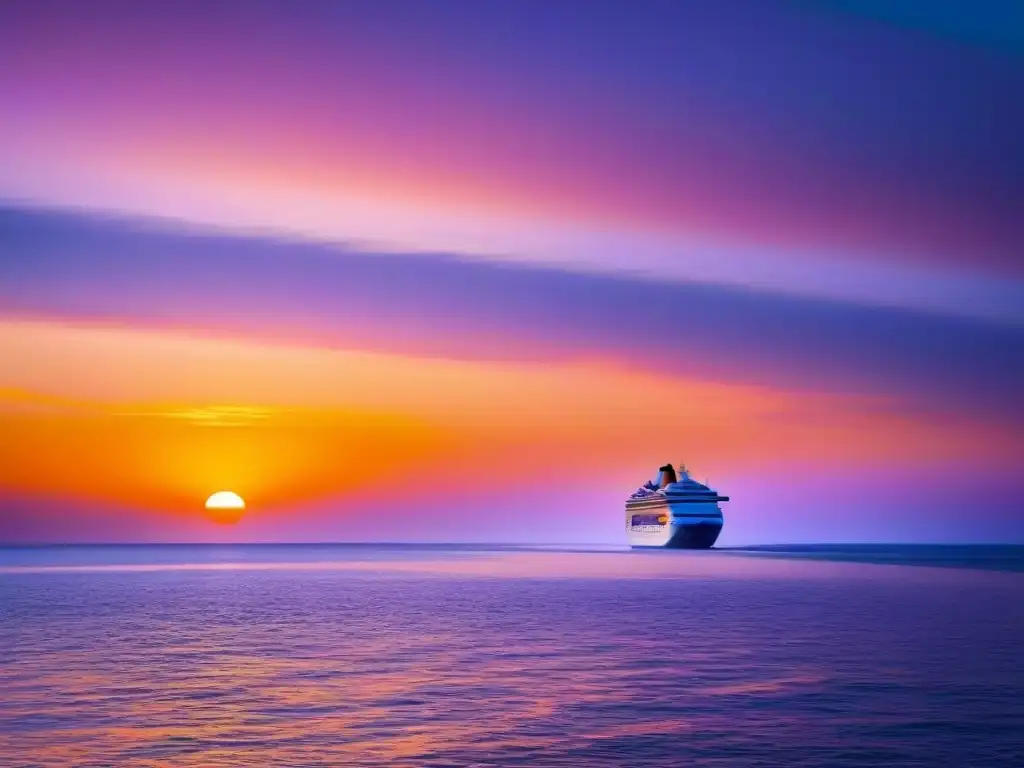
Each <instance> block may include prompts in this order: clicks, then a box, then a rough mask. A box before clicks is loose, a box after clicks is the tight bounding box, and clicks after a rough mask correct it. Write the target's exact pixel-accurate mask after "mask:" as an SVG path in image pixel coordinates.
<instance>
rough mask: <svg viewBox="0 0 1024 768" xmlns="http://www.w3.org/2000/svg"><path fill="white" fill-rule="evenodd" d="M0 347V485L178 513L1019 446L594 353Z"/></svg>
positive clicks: (94, 333) (86, 341)
mask: <svg viewBox="0 0 1024 768" xmlns="http://www.w3.org/2000/svg"><path fill="white" fill-rule="evenodd" d="M0 358H2V359H3V360H4V361H5V363H8V366H6V367H7V370H6V372H5V374H4V381H3V382H0V383H2V384H3V385H4V386H5V387H6V389H0V488H2V489H4V490H7V491H13V492H15V493H20V494H27V495H30V496H56V497H63V498H69V499H82V500H96V501H101V502H111V503H117V504H120V505H124V506H128V507H132V508H138V509H149V510H154V511H163V512H164V513H167V514H174V515H186V516H187V515H193V516H196V515H201V514H207V513H206V511H205V510H203V509H202V508H201V507H200V505H199V504H198V503H197V499H205V498H207V496H208V495H209V494H210V492H211V489H218V488H219V489H231V490H232V491H233V492H235V493H237V494H238V495H239V496H240V497H241V498H244V499H245V500H246V502H247V504H248V505H249V509H248V510H247V513H246V519H248V518H250V517H258V516H263V515H273V514H279V512H278V510H281V509H285V508H295V507H297V506H301V505H303V504H305V503H308V502H313V501H317V500H321V499H328V498H347V499H350V500H354V499H356V498H359V499H360V506H361V507H365V506H366V505H367V504H369V505H370V506H372V505H373V503H374V500H375V499H377V500H379V499H380V494H381V489H382V488H386V491H387V494H386V495H387V498H388V499H389V501H391V502H393V501H394V500H395V499H406V500H414V499H422V498H423V497H424V495H425V494H438V493H440V494H465V493H475V492H478V491H479V490H480V489H482V488H485V487H493V486H494V484H495V483H497V484H499V485H500V486H501V487H503V488H508V489H510V490H512V491H515V490H517V489H529V488H531V487H532V488H536V487H541V486H543V485H544V484H545V483H549V482H553V481H555V480H558V479H563V480H564V475H565V463H566V461H571V462H572V464H573V466H586V467H587V472H588V473H591V476H592V477H594V478H599V479H600V480H601V482H605V483H607V484H609V485H615V484H616V483H625V484H626V485H627V487H628V485H629V484H631V483H633V482H635V477H636V474H637V472H638V471H641V472H646V471H647V470H648V468H649V466H652V465H653V466H656V465H657V463H660V462H663V461H664V460H665V459H666V457H669V458H671V459H672V460H686V461H687V462H691V461H692V462H693V464H694V465H695V466H696V468H697V471H698V472H699V473H701V474H702V475H704V474H706V475H708V476H712V477H713V476H716V475H719V474H721V473H722V472H723V471H724V469H726V468H728V469H729V470H730V471H734V470H736V469H737V468H740V469H742V468H748V469H754V470H758V469H764V468H767V467H787V466H792V465H793V464H799V465H800V466H802V467H805V468H806V467H810V466H815V467H819V468H822V469H823V470H827V469H829V468H835V467H839V466H842V467H843V468H844V471H854V470H855V469H856V468H857V467H878V466H882V465H885V464H899V463H901V462H902V463H904V464H912V465H916V466H919V465H920V463H921V462H925V461H932V462H941V461H956V460H958V459H960V458H961V457H964V456H971V457H972V458H973V459H976V460H979V461H998V460H999V459H1000V457H1004V458H1005V457H1006V456H1015V455H1019V453H1020V448H1021V446H1020V444H1019V439H1018V438H1015V437H1014V436H1013V435H1007V434H1006V433H1005V432H1000V431H999V430H997V429H995V428H993V427H991V426H989V425H985V424H979V423H974V422H969V421H961V422H957V421H955V420H949V419H947V420H945V421H942V422H938V421H935V420H929V419H928V418H927V417H926V416H921V417H917V418H915V417H914V416H910V415H897V410H896V409H895V408H893V407H892V404H891V403H889V402H887V401H884V400H878V399H871V398H866V397H863V396H852V395H851V396H840V395H825V394H820V393H806V392H787V391H781V390H775V389H770V388H765V387H755V386H747V385H734V384H724V383H716V382H707V381H695V380H687V379H682V378H672V377H665V376H655V375H651V374H647V373H643V372H638V371H632V370H627V369H624V368H622V367H618V366H615V365H611V364H609V363H603V362H600V361H591V362H587V363H579V362H574V363H564V364H563V363H534V364H526V363H508V362H493V361H490V362H484V361H456V360H443V359H436V358H415V357H408V356H401V355H386V354H376V353H367V352H354V351H343V350H326V349H315V348H296V347H285V346H268V345H261V344H256V343H251V342H242V341H227V340H224V339H213V338H187V337H181V336H177V335H174V334H170V333H161V332H147V331H138V330H116V329H96V328H78V327H74V326H66V325H58V324H48V323H29V322H0ZM659 403H670V404H671V408H660V407H657V404H659ZM654 421H656V422H657V424H658V429H657V430H650V429H640V430H638V429H637V425H638V424H641V425H650V424H651V423H653V422H654ZM567 457H568V458H567ZM242 524H244V521H243V523H242Z"/></svg>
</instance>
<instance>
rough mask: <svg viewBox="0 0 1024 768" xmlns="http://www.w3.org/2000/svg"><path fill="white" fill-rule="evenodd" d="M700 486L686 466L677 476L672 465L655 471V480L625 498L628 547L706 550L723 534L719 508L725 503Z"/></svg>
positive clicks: (723, 497) (718, 496) (704, 486)
mask: <svg viewBox="0 0 1024 768" xmlns="http://www.w3.org/2000/svg"><path fill="white" fill-rule="evenodd" d="M728 500H729V497H728V496H720V495H719V494H718V493H717V492H716V491H714V490H712V489H711V488H709V487H708V486H706V485H704V484H703V483H698V482H697V481H696V480H694V479H693V478H692V477H690V474H689V472H687V471H686V467H685V466H681V467H680V468H679V476H678V477H677V476H676V471H675V469H674V468H673V466H672V465H671V464H666V465H665V466H663V467H661V468H660V469H659V470H658V476H657V478H656V479H655V480H652V481H650V482H647V483H644V484H643V485H642V486H640V487H639V488H638V489H637V490H636V491H635V492H634V493H632V494H631V495H630V497H629V498H628V499H626V533H627V534H628V535H629V544H630V546H631V547H660V548H667V549H708V548H709V547H711V546H712V545H713V544H714V543H715V540H716V539H718V534H719V533H721V531H722V524H723V522H724V521H723V518H722V509H721V507H719V506H718V505H719V503H720V502H723V501H728Z"/></svg>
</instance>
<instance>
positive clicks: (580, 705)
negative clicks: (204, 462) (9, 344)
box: [0, 545, 1024, 768]
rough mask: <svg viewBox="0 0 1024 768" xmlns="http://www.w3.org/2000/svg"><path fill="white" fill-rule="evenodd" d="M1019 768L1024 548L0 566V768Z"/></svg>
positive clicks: (357, 549)
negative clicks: (866, 767) (880, 767)
mask: <svg viewBox="0 0 1024 768" xmlns="http://www.w3.org/2000/svg"><path fill="white" fill-rule="evenodd" d="M864 765H886V766H929V767H930V766H956V767H957V768H962V767H963V766H984V767H985V768H990V767H991V768H997V767H999V766H1008V767H1009V766H1016V767H1018V768H1019V767H1020V766H1022V765H1024V547H995V548H993V547H924V548H922V547H916V548H915V547H895V546H894V547H860V548H857V547H845V548H844V547H817V548H816V547H796V548H769V549H761V550H725V551H711V552H657V551H656V552H629V551H624V550H623V551H620V550H615V549H607V548H604V549H599V548H595V549H592V550H587V549H586V548H576V549H571V548H558V547H551V548H527V547H474V546H450V547H445V546H399V545H392V546H387V545H379V546H376V545H309V546H305V545H295V546H277V545H266V546H262V545H251V546H250V545H239V546H221V545H210V546H110V547H92V546H82V547H24V548H0V766H24V767H26V768H27V767H28V766H204V767H208V766H247V767H248V766H396V767H404V766H409V767H412V766H416V767H417V768H419V767H422V766H467V767H468V766H477V767H479V768H483V767H484V766H526V767H530V768H543V767H545V766H551V767H552V768H555V767H558V768H561V767H563V766H564V767H568V766H573V767H575V766H630V767H639V766H655V767H658V766H864Z"/></svg>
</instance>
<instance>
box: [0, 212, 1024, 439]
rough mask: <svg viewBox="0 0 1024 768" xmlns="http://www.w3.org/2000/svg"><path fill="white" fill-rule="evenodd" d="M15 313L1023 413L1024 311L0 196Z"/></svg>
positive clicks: (7, 296)
mask: <svg viewBox="0 0 1024 768" xmlns="http://www.w3.org/2000/svg"><path fill="white" fill-rule="evenodd" d="M0 236H2V238H3V241H4V248H3V251H2V252H0V311H3V312H4V313H5V314H6V315H7V316H9V317H10V316H31V317H49V318H63V319H68V320H72V321H75V322H85V323H93V322H98V323H114V324H121V325H127V326H142V327H158V328H159V327H171V328H180V329H188V330H191V331H193V332H199V333H203V334H211V335H218V334H220V335H242V336H246V337H251V338H258V339H270V340H277V341H286V342H290V343H297V344H301V345H310V346H327V347H332V346H333V347H342V348H348V349H368V350H379V351H386V352H397V353H407V354H415V355H422V356H437V357H445V358H464V359H470V360H520V361H522V360H533V361H544V360H558V361H566V360H600V361H604V362H612V363H617V364H621V365H623V366H627V367H634V368H636V369H638V370H647V371H655V372H660V373H669V374H673V375H685V376H688V377H691V378H701V379H707V380H716V381H729V382H741V383H753V384H764V385H768V386H778V387H784V388H788V389H795V390H807V391H827V392H841V393H863V394H868V395H884V396H891V397H894V398H896V399H898V400H900V401H901V402H902V403H903V406H904V407H905V408H909V409H914V410H918V409H920V410H931V411H933V412H934V411H937V412H939V413H943V412H953V413H958V414H964V413H967V414H971V413H974V414H986V415H987V416H988V417H992V418H995V419H997V420H1005V421H1009V422H1011V423H1019V422H1020V421H1021V419H1022V418H1024V414H1022V406H1021V403H1020V399H1019V391H1020V389H1021V386H1022V382H1024V355H1022V354H1021V350H1022V349H1024V327H1021V326H1017V325H1012V324H997V323H994V322H983V321H975V320H970V319H965V318H961V317H956V316H952V315H949V316H947V315H940V314H935V313H924V312H913V311H904V310H896V309H888V308H879V307H870V306H862V305H855V304H849V303H840V302H830V301H819V300H810V299H805V298H797V297H791V296H785V295H781V294H769V293H758V292H753V291H744V290H738V289H730V288H724V287H717V286H708V285H701V284H692V283H691V284H686V283H682V284H680V283H658V282H654V281H650V280H644V279H631V278H628V277H615V276H600V275H581V274H572V273H568V272H564V271H560V270H555V269H549V268H539V267H525V266H501V265H495V264H491V263H485V262H481V261H475V260H473V259H472V257H471V256H469V255H456V254H447V255H446V254H436V255H424V254H409V255H405V254H394V253H389V254H380V253H373V252H364V251H357V250H353V249H342V248H336V247H332V246H326V245H317V244H314V243H308V242H293V241H287V240H281V239H272V238H266V237H255V236H240V235H231V234H223V233H219V234H218V233H199V232H195V231H187V232H186V231H176V230H174V229H171V228H168V227H156V226H153V225H152V224H145V223H139V222H129V221H119V220H109V219H97V218H92V217H87V216H80V215H75V214H69V213H54V212H48V213H44V212H39V211H27V210H20V209H14V208H6V209H2V210H0Z"/></svg>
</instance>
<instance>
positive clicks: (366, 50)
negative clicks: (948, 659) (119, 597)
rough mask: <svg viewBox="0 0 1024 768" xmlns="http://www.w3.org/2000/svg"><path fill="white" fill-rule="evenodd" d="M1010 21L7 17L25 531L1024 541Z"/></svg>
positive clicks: (14, 530) (143, 537)
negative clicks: (692, 524) (686, 494)
mask: <svg viewBox="0 0 1024 768" xmlns="http://www.w3.org/2000/svg"><path fill="white" fill-rule="evenodd" d="M1010 6H1011V4H1005V7H1004V4H995V3H992V4H986V3H971V4H966V3H955V2H938V1H936V2H922V3H912V2H906V3H898V4H893V3H886V2H880V1H879V2H872V1H870V0H844V1H840V0H836V1H835V2H826V1H825V0H821V1H819V2H811V1H808V2H795V1H794V2H791V3H786V2H778V3H759V2H754V1H753V0H751V1H750V2H736V1H734V0H717V1H716V2H707V3H705V2H669V1H668V0H664V1H661V0H649V1H645V2H627V1H625V0H623V2H597V1H592V2H591V1H588V2H568V1H565V2H546V1H545V2H540V1H539V0H538V1H537V2H533V1H532V0H517V1H516V2H490V3H479V2H471V1H470V0H466V1H465V2H455V1H454V0H437V1H436V2H430V3H427V2H418V1H415V0H409V1H408V2H398V1H397V0H385V1H384V2H370V1H369V0H367V1H366V2H328V1H327V0H323V1H322V2H317V1H316V0H292V2H287V3H285V2H256V1H255V0H245V1H243V0H237V1H235V0H224V1H222V2H184V1H179V2H175V3H169V2H168V3H163V2H138V1H137V0H136V1H129V0H123V1H120V2H118V1H115V0H95V2H91V3H81V2H71V1H70V0H69V1H68V2H51V1H50V0H14V1H13V2H5V3H3V4H2V5H0V542H3V541H13V542H25V541H104V542H106V541H110V542H113V541H277V540H283V541H319V540H329V541H342V540H378V541H379V540H390V541H398V540H402V541H453V540H458V541H477V542H486V541H501V542H541V541H543V542H593V543H609V544H614V543H624V541H625V534H624V531H623V519H624V517H623V500H624V498H625V496H626V495H628V494H629V493H630V492H631V491H633V490H634V489H635V488H636V486H637V485H639V484H640V483H641V482H643V481H644V480H645V479H648V478H649V477H650V476H651V475H652V474H653V473H654V471H655V470H656V468H657V467H658V465H659V464H662V463H664V462H666V461H671V462H673V463H676V464H678V463H682V462H685V463H686V464H687V465H688V466H690V467H691V468H692V469H693V471H694V472H695V474H696V475H697V477H698V479H701V480H703V479H705V478H709V479H710V481H711V484H712V485H713V486H714V487H716V488H717V489H719V490H720V491H721V492H723V493H725V494H727V495H729V496H730V497H731V498H732V501H730V502H729V503H728V504H727V505H725V507H724V512H725V519H726V524H725V529H724V531H723V534H722V537H721V539H720V544H722V545H729V544H740V543H756V542H796V541H836V540H851V541H878V540H883V541H908V540H919V541H1024V502H1022V501H1021V499H1024V471H1022V469H1021V467H1022V465H1024V181H1022V180H1024V10H1019V9H1017V10H1014V9H1012V8H1011V7H1010ZM217 490H232V491H235V492H237V493H239V494H240V495H241V496H243V497H244V498H245V500H246V503H247V510H246V515H245V516H244V517H243V519H242V520H241V521H240V522H239V523H237V524H236V525H230V526H228V525H222V524H218V523H217V522H215V521H213V520H211V519H210V517H209V516H208V515H207V514H206V512H205V510H204V508H203V503H204V501H205V499H206V498H207V496H209V495H210V494H211V493H213V492H214V491H217Z"/></svg>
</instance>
